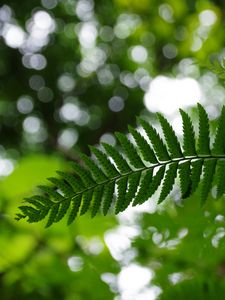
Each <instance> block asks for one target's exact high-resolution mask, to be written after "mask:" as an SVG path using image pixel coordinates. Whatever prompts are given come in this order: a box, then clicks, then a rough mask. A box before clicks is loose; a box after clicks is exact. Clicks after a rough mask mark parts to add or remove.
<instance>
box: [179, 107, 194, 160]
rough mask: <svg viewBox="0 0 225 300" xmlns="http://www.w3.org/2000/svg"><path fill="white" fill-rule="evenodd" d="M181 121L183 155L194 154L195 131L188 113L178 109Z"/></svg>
mask: <svg viewBox="0 0 225 300" xmlns="http://www.w3.org/2000/svg"><path fill="white" fill-rule="evenodd" d="M180 114H181V117H182V122H183V152H184V156H187V157H189V156H195V155H196V150H195V133H194V128H193V125H192V122H191V119H190V117H189V115H188V114H187V113H186V112H184V111H183V110H182V109H180Z"/></svg>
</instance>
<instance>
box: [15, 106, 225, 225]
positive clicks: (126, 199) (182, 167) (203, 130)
mask: <svg viewBox="0 0 225 300" xmlns="http://www.w3.org/2000/svg"><path fill="white" fill-rule="evenodd" d="M198 112H199V134H198V141H197V143H196V140H197V138H196V137H195V134H194V129H193V123H192V121H191V119H190V117H189V116H188V114H187V113H186V112H184V111H183V110H180V114H181V117H182V121H183V147H181V145H180V143H179V141H178V138H177V136H176V134H175V132H174V130H173V128H172V127H171V125H170V124H169V123H168V121H167V120H166V118H165V117H163V116H162V115H161V114H158V119H159V123H160V125H161V128H162V131H163V135H164V138H165V143H164V141H163V140H162V138H161V137H160V135H159V134H158V133H157V131H156V129H155V128H154V127H153V126H152V125H150V124H148V123H147V122H146V121H144V120H142V119H138V122H139V124H140V125H141V127H142V129H143V130H144V131H145V133H146V135H147V138H148V140H147V139H145V138H144V137H143V136H142V134H141V133H140V132H139V131H138V130H136V129H134V128H133V127H131V126H129V127H128V129H129V132H130V134H131V135H132V137H133V139H134V142H135V145H134V144H133V143H132V142H131V141H130V140H129V139H128V137H127V136H126V135H124V134H121V133H116V137H117V139H118V142H119V145H120V146H121V148H122V152H123V153H122V154H121V153H120V152H119V151H118V149H117V148H116V147H115V146H112V145H109V144H106V143H103V144H102V147H103V148H102V150H100V149H98V148H96V147H92V146H90V151H91V155H92V156H93V159H92V158H91V157H89V156H87V155H85V154H81V155H80V157H81V158H82V166H81V165H79V164H77V163H72V168H73V171H71V172H62V171H58V172H57V173H58V175H59V176H58V178H54V177H51V178H49V179H48V180H49V181H50V182H51V185H50V186H45V185H42V186H40V187H39V189H40V190H41V194H40V195H35V196H32V197H30V198H26V199H25V205H22V206H20V207H19V209H20V213H18V214H17V216H16V219H17V220H20V219H24V218H27V221H28V222H30V223H32V222H39V221H41V220H43V219H47V223H46V227H49V226H51V225H52V224H53V223H56V222H59V221H60V220H61V219H63V218H64V217H65V216H68V219H67V224H71V223H72V222H73V221H74V220H75V218H76V217H77V215H78V214H79V215H80V216H81V215H84V214H86V213H87V212H88V211H90V214H91V216H92V217H94V216H95V215H96V214H97V213H98V212H99V211H100V210H102V212H103V214H104V215H106V214H107V213H108V211H109V210H110V208H111V206H112V204H114V207H115V213H116V214H118V213H119V212H122V211H124V210H125V209H126V208H127V207H128V206H129V205H130V204H131V203H132V206H135V205H138V204H142V203H144V202H145V201H147V200H148V199H150V198H151V197H152V196H153V194H154V193H155V192H156V191H157V190H158V189H160V193H159V199H158V203H161V202H163V201H164V200H165V199H166V197H168V195H169V194H170V192H171V191H172V189H173V186H174V184H175V179H176V177H177V176H178V175H179V179H180V180H179V182H180V189H181V195H182V198H183V199H184V198H187V197H189V196H191V195H193V194H194V192H195V191H196V189H197V188H198V186H199V185H200V187H201V193H200V195H201V196H200V198H201V202H202V203H204V202H205V201H206V199H207V197H208V194H209V193H210V190H211V187H212V182H213V180H214V175H216V177H217V180H215V182H216V185H217V197H221V196H222V195H224V193H225V184H224V172H225V126H224V125H225V108H223V109H222V113H221V117H220V118H219V121H218V126H217V131H216V137H215V140H214V143H213V147H212V149H210V134H209V119H208V115H207V113H206V111H205V109H204V108H203V107H202V106H201V105H200V104H199V105H198ZM196 144H197V151H196V148H195V145H196ZM167 148H168V149H167ZM182 148H183V149H182ZM196 152H197V153H196ZM83 165H84V166H83ZM200 183H201V184H200Z"/></svg>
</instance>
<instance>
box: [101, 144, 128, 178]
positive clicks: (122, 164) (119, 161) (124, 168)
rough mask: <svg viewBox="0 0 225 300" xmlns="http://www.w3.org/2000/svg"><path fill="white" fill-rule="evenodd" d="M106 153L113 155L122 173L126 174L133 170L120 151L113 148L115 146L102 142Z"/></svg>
mask: <svg viewBox="0 0 225 300" xmlns="http://www.w3.org/2000/svg"><path fill="white" fill-rule="evenodd" d="M102 146H103V147H104V149H105V151H106V153H107V154H108V155H109V156H111V157H112V159H113V161H114V163H115V165H116V167H117V168H118V170H119V172H120V173H121V174H126V173H129V172H130V171H131V168H130V167H129V166H128V164H127V162H126V160H125V159H124V158H123V157H122V156H121V155H120V154H119V153H118V151H117V150H116V149H115V148H113V146H111V145H109V144H106V143H102Z"/></svg>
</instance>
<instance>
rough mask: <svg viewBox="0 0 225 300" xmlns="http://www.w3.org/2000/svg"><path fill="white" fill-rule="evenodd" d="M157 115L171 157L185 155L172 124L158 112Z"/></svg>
mask: <svg viewBox="0 0 225 300" xmlns="http://www.w3.org/2000/svg"><path fill="white" fill-rule="evenodd" d="M157 117H158V119H159V122H160V124H161V127H162V130H163V134H164V137H165V139H166V144H167V146H168V149H169V152H170V156H171V158H173V159H175V158H181V157H183V153H182V151H181V148H180V143H179V142H178V139H177V136H176V134H175V132H174V130H173V128H172V126H171V125H170V124H169V122H168V121H167V120H166V118H164V117H163V116H162V115H161V114H159V113H158V114H157Z"/></svg>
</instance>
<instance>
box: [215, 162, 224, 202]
mask: <svg viewBox="0 0 225 300" xmlns="http://www.w3.org/2000/svg"><path fill="white" fill-rule="evenodd" d="M217 167H218V171H217V198H220V197H221V196H222V195H223V194H224V193H225V184H224V174H225V160H224V159H223V160H222V159H220V160H219V161H218V162H217Z"/></svg>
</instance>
